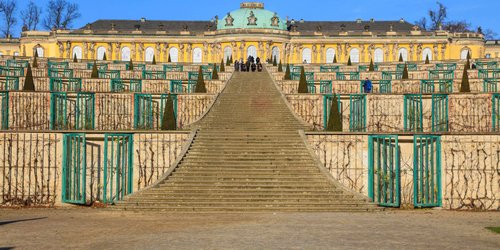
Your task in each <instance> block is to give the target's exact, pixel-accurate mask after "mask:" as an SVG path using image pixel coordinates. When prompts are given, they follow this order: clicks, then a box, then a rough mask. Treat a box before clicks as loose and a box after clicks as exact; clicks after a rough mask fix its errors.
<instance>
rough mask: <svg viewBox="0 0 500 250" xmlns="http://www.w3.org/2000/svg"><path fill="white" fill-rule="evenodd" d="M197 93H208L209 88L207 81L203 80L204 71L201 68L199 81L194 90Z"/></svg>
mask: <svg viewBox="0 0 500 250" xmlns="http://www.w3.org/2000/svg"><path fill="white" fill-rule="evenodd" d="M194 92H195V93H207V88H206V87H205V79H203V70H201V66H200V68H199V70H198V80H196V87H195V89H194Z"/></svg>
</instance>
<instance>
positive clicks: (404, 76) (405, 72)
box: [401, 63, 408, 80]
mask: <svg viewBox="0 0 500 250" xmlns="http://www.w3.org/2000/svg"><path fill="white" fill-rule="evenodd" d="M401 79H405V80H407V79H408V65H406V63H405V67H404V68H403V76H402V77H401Z"/></svg>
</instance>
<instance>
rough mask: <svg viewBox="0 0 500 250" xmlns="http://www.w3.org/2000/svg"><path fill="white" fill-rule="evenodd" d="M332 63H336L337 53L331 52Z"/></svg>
mask: <svg viewBox="0 0 500 250" xmlns="http://www.w3.org/2000/svg"><path fill="white" fill-rule="evenodd" d="M333 63H337V55H336V54H333Z"/></svg>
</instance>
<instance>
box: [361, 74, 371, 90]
mask: <svg viewBox="0 0 500 250" xmlns="http://www.w3.org/2000/svg"><path fill="white" fill-rule="evenodd" d="M363 92H364V93H371V92H372V81H370V80H369V79H368V77H367V78H366V79H365V80H364V81H363Z"/></svg>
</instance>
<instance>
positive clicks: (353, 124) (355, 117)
mask: <svg viewBox="0 0 500 250" xmlns="http://www.w3.org/2000/svg"><path fill="white" fill-rule="evenodd" d="M349 115H350V119H349V130H350V131H352V132H365V131H366V95H365V94H351V95H349Z"/></svg>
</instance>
